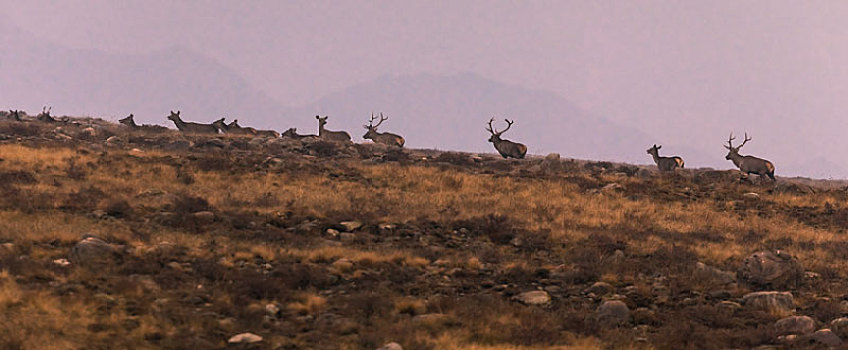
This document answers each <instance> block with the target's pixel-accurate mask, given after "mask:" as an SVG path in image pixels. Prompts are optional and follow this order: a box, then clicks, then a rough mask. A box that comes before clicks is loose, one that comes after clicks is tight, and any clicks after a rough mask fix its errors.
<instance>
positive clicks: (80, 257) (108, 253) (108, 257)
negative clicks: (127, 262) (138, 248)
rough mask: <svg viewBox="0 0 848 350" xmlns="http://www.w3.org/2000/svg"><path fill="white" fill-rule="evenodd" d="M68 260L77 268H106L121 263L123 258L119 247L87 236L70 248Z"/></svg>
mask: <svg viewBox="0 0 848 350" xmlns="http://www.w3.org/2000/svg"><path fill="white" fill-rule="evenodd" d="M68 260H69V261H70V262H71V263H73V264H75V265H79V266H106V265H114V264H115V263H117V262H121V261H122V260H123V257H122V255H121V248H120V246H116V245H113V244H109V243H106V241H104V240H102V239H100V238H97V237H91V236H88V237H86V238H84V239H83V240H82V241H80V242H79V243H77V244H76V245H74V247H73V248H71V252H70V253H69V254H68Z"/></svg>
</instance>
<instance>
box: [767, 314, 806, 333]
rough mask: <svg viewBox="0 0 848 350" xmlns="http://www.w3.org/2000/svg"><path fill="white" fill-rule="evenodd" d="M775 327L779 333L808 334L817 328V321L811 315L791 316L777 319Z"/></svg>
mask: <svg viewBox="0 0 848 350" xmlns="http://www.w3.org/2000/svg"><path fill="white" fill-rule="evenodd" d="M774 328H775V330H776V331H777V334H779V335H788V334H797V335H807V334H810V333H813V332H814V331H815V330H816V321H815V320H813V319H812V318H811V317H809V316H789V317H784V318H781V319H779V320H777V322H775V324H774Z"/></svg>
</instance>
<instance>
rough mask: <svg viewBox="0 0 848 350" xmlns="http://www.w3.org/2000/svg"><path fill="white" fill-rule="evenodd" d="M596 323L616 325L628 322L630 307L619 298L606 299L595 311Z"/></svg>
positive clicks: (606, 325)
mask: <svg viewBox="0 0 848 350" xmlns="http://www.w3.org/2000/svg"><path fill="white" fill-rule="evenodd" d="M595 320H597V322H598V325H600V326H605V327H618V326H621V325H624V324H627V323H628V322H630V309H629V308H627V304H625V303H624V302H623V301H621V300H607V301H605V302H604V303H603V304H601V306H599V307H598V309H597V310H596V311H595Z"/></svg>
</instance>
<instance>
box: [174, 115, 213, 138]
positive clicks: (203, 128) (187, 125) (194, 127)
mask: <svg viewBox="0 0 848 350" xmlns="http://www.w3.org/2000/svg"><path fill="white" fill-rule="evenodd" d="M168 120H170V121H172V122H174V125H176V126H177V129H179V130H180V131H182V132H183V133H186V134H217V133H218V128H216V127H215V126H214V125H212V124H201V123H192V122H185V121H183V120H182V119H180V111H177V113H174V111H171V115H169V116H168Z"/></svg>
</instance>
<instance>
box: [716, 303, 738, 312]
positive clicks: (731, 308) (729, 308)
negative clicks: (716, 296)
mask: <svg viewBox="0 0 848 350" xmlns="http://www.w3.org/2000/svg"><path fill="white" fill-rule="evenodd" d="M716 308H717V309H719V310H721V311H722V312H724V313H727V314H733V313H734V312H736V310H739V309H741V308H742V305H740V304H739V303H736V302H732V301H727V300H724V301H721V302H719V303H718V304H716Z"/></svg>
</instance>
